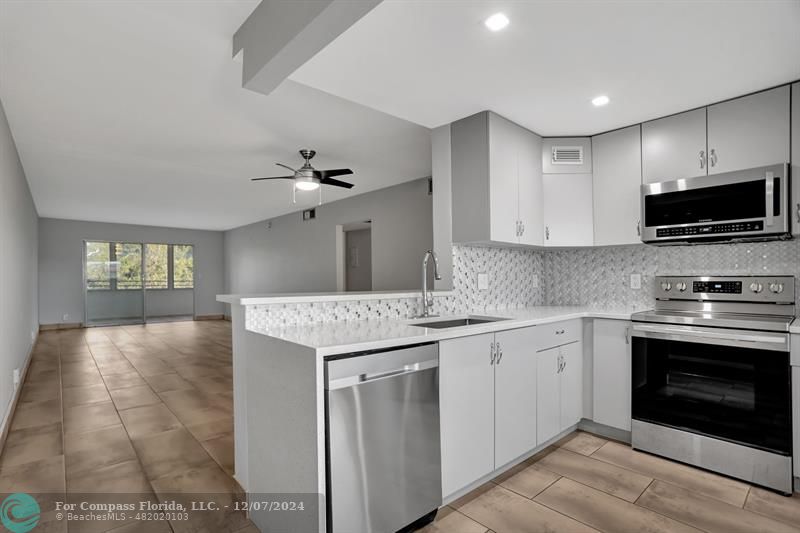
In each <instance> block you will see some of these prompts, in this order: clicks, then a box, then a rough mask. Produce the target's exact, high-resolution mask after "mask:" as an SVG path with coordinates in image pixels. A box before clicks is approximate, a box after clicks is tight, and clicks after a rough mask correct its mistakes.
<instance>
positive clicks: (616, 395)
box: [592, 319, 631, 431]
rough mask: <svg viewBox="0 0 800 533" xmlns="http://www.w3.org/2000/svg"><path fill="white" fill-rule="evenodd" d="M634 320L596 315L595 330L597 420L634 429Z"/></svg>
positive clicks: (595, 404)
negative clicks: (632, 391)
mask: <svg viewBox="0 0 800 533" xmlns="http://www.w3.org/2000/svg"><path fill="white" fill-rule="evenodd" d="M629 328H630V322H628V321H627V320H605V319H595V321H594V328H593V329H594V332H593V339H594V340H593V346H594V350H593V352H594V363H593V365H592V366H593V368H594V376H593V379H592V390H593V411H594V415H593V417H592V418H593V420H594V421H595V422H597V423H598V424H604V425H606V426H611V427H613V428H617V429H621V430H624V431H630V430H631V345H630V329H629Z"/></svg>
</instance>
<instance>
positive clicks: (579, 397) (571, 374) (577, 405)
mask: <svg viewBox="0 0 800 533" xmlns="http://www.w3.org/2000/svg"><path fill="white" fill-rule="evenodd" d="M560 351H561V358H562V361H563V362H562V365H563V368H562V370H561V390H560V391H559V393H560V395H561V427H560V430H561V431H563V430H565V429H567V428H568V427H569V426H572V425H574V424H577V423H578V422H579V421H580V419H581V417H582V416H583V344H582V343H580V342H573V343H571V344H565V345H564V346H562V347H561V348H560Z"/></svg>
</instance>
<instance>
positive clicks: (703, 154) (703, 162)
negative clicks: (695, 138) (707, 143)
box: [700, 150, 706, 168]
mask: <svg viewBox="0 0 800 533" xmlns="http://www.w3.org/2000/svg"><path fill="white" fill-rule="evenodd" d="M700 168H706V151H705V150H700Z"/></svg>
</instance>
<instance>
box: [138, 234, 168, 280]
mask: <svg viewBox="0 0 800 533" xmlns="http://www.w3.org/2000/svg"><path fill="white" fill-rule="evenodd" d="M144 267H145V276H146V277H147V282H146V284H145V287H146V288H147V289H169V245H168V244H147V245H145V248H144Z"/></svg>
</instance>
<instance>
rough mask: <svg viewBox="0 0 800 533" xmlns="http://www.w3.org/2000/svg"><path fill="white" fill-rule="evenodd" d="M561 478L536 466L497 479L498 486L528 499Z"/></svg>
mask: <svg viewBox="0 0 800 533" xmlns="http://www.w3.org/2000/svg"><path fill="white" fill-rule="evenodd" d="M560 477H561V476H560V475H558V474H556V473H554V472H551V471H549V470H545V469H544V468H541V467H539V466H537V465H535V464H533V465H530V466H526V467H525V468H523V469H521V470H519V471H516V472H515V473H514V474H513V475H511V476H505V477H503V478H497V479H495V480H494V481H495V483H497V484H498V485H500V486H502V487H505V488H507V489H508V490H512V491H514V492H516V493H517V494H521V495H522V496H525V497H526V498H533V497H534V496H536V495H537V494H539V493H540V492H542V491H543V490H544V489H546V488H547V487H549V486H550V485H552V484H553V483H555V482H556V481H558V478H560Z"/></svg>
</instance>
